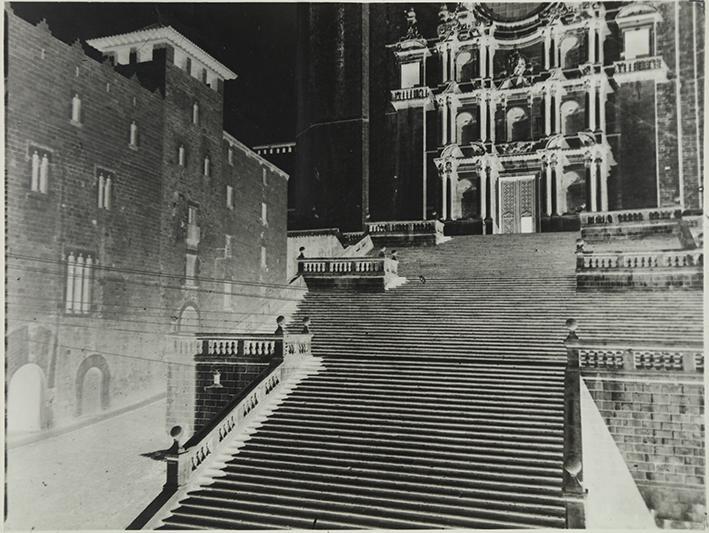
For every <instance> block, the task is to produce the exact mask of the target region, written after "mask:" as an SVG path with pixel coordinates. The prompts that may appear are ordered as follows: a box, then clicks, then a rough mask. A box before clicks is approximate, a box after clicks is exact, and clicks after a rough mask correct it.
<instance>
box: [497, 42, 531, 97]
mask: <svg viewBox="0 0 709 533" xmlns="http://www.w3.org/2000/svg"><path fill="white" fill-rule="evenodd" d="M529 70H531V66H530V65H529V64H528V62H527V58H526V57H524V56H523V55H522V54H520V53H519V52H518V51H516V50H515V52H514V53H513V54H512V55H511V56H510V58H509V60H508V70H507V72H511V75H510V77H509V78H507V79H506V80H505V81H504V82H503V84H502V87H501V88H502V89H509V88H513V87H528V86H529V85H531V83H530V82H529V79H528V78H527V76H526V74H527V72H528V71H529Z"/></svg>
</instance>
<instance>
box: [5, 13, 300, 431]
mask: <svg viewBox="0 0 709 533" xmlns="http://www.w3.org/2000/svg"><path fill="white" fill-rule="evenodd" d="M7 20H8V52H7V53H8V59H7V64H8V85H7V98H8V105H7V108H6V110H7V115H6V116H7V151H6V165H7V222H8V225H7V228H8V234H7V244H8V250H7V251H8V354H9V355H8V362H7V370H8V372H7V376H8V383H9V390H10V392H11V396H10V398H9V403H10V405H13V404H14V405H17V404H18V403H21V402H22V400H21V399H20V400H18V398H22V396H21V395H20V396H17V395H16V394H15V393H17V394H20V392H18V391H21V390H23V389H24V390H27V389H28V386H30V387H29V388H30V389H31V388H32V387H31V386H33V385H32V383H29V385H28V383H27V382H25V381H22V380H24V379H29V378H26V374H27V373H26V372H25V371H24V370H26V369H27V368H30V367H31V369H33V370H32V372H34V375H35V376H37V377H36V378H32V379H35V380H39V381H40V382H41V383H40V389H41V392H40V393H39V394H40V395H41V408H40V413H39V414H38V418H39V423H38V424H37V425H38V426H39V427H41V428H42V429H46V428H49V427H54V426H62V425H66V424H69V423H71V422H72V421H74V420H75V419H76V417H79V416H85V415H89V414H92V415H93V414H97V413H100V412H102V411H106V410H111V409H114V408H116V407H120V406H123V405H131V404H135V403H137V402H141V401H143V400H147V399H150V398H154V397H156V396H157V395H164V394H165V392H166V377H167V365H166V361H165V358H166V357H168V358H171V357H172V355H174V354H169V353H165V349H166V343H165V334H166V333H174V332H176V331H179V330H180V328H181V327H182V326H184V325H185V324H186V323H189V324H188V325H189V328H192V329H198V328H203V329H204V330H207V331H234V330H235V329H239V327H240V325H243V326H244V327H246V328H250V327H254V325H255V324H256V325H258V321H259V320H260V319H263V320H266V319H268V321H269V322H273V321H274V320H275V316H276V315H275V314H274V313H277V312H278V310H279V309H281V308H282V307H284V306H285V305H287V304H288V303H289V301H290V300H292V299H293V297H292V296H291V295H290V293H289V292H288V287H287V285H286V209H287V206H286V201H287V177H286V176H285V175H284V174H283V173H282V172H280V171H279V170H278V169H277V168H276V167H273V166H272V165H270V164H268V163H267V162H266V161H264V160H262V159H261V158H259V157H258V156H257V155H256V154H255V153H253V152H251V151H250V150H249V149H248V148H246V147H245V146H243V145H241V144H240V143H238V141H236V140H235V139H233V140H232V141H230V143H231V144H233V145H234V147H233V148H232V150H233V154H232V159H231V161H232V164H229V163H228V146H227V143H226V142H225V138H224V137H225V134H224V132H223V128H222V125H223V116H222V96H221V93H220V91H216V90H214V89H212V88H210V87H208V86H206V85H204V84H203V83H201V82H200V81H198V80H196V79H194V78H193V77H191V76H189V75H188V74H187V73H186V72H184V70H182V69H181V68H180V67H179V66H176V65H174V64H173V62H172V51H171V50H170V49H169V48H165V49H162V50H157V51H156V53H155V59H154V61H152V62H150V63H142V64H139V65H132V66H130V67H121V68H120V69H119V70H120V72H118V71H117V70H116V69H114V68H113V67H112V66H111V65H110V64H109V63H107V62H105V63H99V62H97V61H96V60H94V59H92V58H91V57H89V55H87V54H86V53H85V51H84V49H83V47H82V46H81V45H80V44H78V43H77V44H75V45H72V46H70V45H67V44H65V43H63V42H61V41H59V40H57V39H55V38H54V37H53V36H52V35H51V33H50V31H49V28H47V27H46V24H44V23H40V24H38V25H37V26H34V25H32V24H29V23H27V22H26V21H24V20H22V19H20V18H18V17H16V16H15V15H14V14H12V13H11V12H8V15H7ZM141 83H145V85H147V86H148V87H149V89H146V88H145V87H144V86H143V85H142V84H141ZM75 94H78V95H79V97H80V99H81V117H80V121H79V122H78V123H72V122H71V120H70V119H71V100H72V97H73V96H74V95H75ZM195 101H197V102H198V103H199V106H200V121H199V124H197V125H194V124H192V104H193V103H194V102H195ZM133 121H134V122H135V123H136V125H137V126H138V142H137V145H136V146H129V131H130V124H131V122H133ZM179 144H184V145H185V146H186V149H187V160H186V163H187V164H186V165H185V166H184V167H182V166H180V165H178V164H177V161H176V159H177V147H178V145H179ZM35 149H37V150H40V153H47V154H49V161H50V164H49V180H48V187H47V191H46V192H33V191H31V190H30V189H31V187H30V184H31V164H32V163H31V155H32V152H33V151H34V150H35ZM205 155H209V157H210V172H209V175H208V176H205V175H204V172H203V158H204V156H205ZM99 172H106V173H110V175H111V177H112V180H113V181H112V194H111V205H110V209H102V208H100V207H99V205H98V183H99V182H98V175H99ZM107 175H108V174H107ZM227 183H229V184H231V185H233V187H234V208H233V209H228V207H227V204H226V185H227ZM262 202H264V203H266V205H267V221H265V222H264V221H262V220H261V203H262ZM190 204H192V205H195V206H197V207H198V208H199V215H198V223H199V225H200V227H201V240H200V243H199V248H198V255H199V270H198V276H197V287H195V288H190V287H187V286H186V283H185V266H186V265H185V261H186V254H185V251H186V250H185V236H186V235H185V233H186V232H185V227H184V224H185V223H186V216H187V206H188V205H190ZM225 235H232V239H233V240H232V246H233V254H232V255H231V257H225V256H226V255H227V254H226V253H225ZM262 247H263V248H264V250H265V251H266V254H265V264H262V253H261V249H262ZM69 254H73V255H74V257H78V255H79V254H81V255H82V258H83V257H86V256H87V255H90V256H91V258H92V261H93V262H94V266H93V268H92V270H91V278H90V283H88V286H89V287H90V290H91V298H90V305H89V308H88V309H86V310H85V311H86V312H80V313H73V312H67V304H66V292H67V268H68V267H67V257H68V256H69ZM225 282H229V283H225ZM225 293H226V294H225ZM82 311H83V310H82ZM187 315H189V317H188V316H187ZM261 315H263V316H261ZM247 319H248V320H247ZM189 328H185V329H189ZM246 331H248V329H247V330H246ZM28 365H30V366H29V367H28ZM20 369H23V373H22V376H21V377H22V379H19V378H18V380H16V381H14V382H13V377H14V375H15V373H16V372H17V371H18V370H20ZM13 395H14V396H13ZM35 429H36V428H35Z"/></svg>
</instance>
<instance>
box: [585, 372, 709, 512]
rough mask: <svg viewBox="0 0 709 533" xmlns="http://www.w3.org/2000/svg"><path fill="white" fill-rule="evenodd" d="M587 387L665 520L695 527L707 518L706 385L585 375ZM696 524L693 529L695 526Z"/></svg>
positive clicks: (665, 377)
mask: <svg viewBox="0 0 709 533" xmlns="http://www.w3.org/2000/svg"><path fill="white" fill-rule="evenodd" d="M584 374H585V375H584V378H585V383H586V386H587V387H588V389H589V391H590V393H591V396H592V397H593V399H594V401H595V402H596V405H597V406H598V409H599V411H600V412H601V415H602V416H603V418H604V419H605V421H606V424H607V425H608V429H609V430H610V432H611V435H613V438H614V439H615V442H616V444H617V445H618V448H619V449H620V451H621V453H622V454H623V457H624V458H625V460H626V463H627V464H628V468H629V469H630V472H631V473H632V475H633V478H634V479H635V481H636V482H637V484H638V487H639V489H640V491H641V493H642V494H643V497H644V498H645V501H646V503H647V504H648V506H649V507H650V508H651V509H654V510H655V512H656V520H657V521H658V524H659V525H665V523H664V521H665V520H671V521H678V522H688V523H695V525H696V523H697V522H701V521H703V519H704V518H703V516H704V514H703V513H704V508H703V506H704V487H705V463H704V453H705V452H704V436H705V427H704V386H703V384H702V381H701V377H697V378H695V379H692V377H689V378H688V377H684V376H680V375H677V374H676V373H675V374H672V373H665V372H663V373H662V376H661V377H659V376H657V375H654V376H653V375H646V374H638V373H635V374H629V373H621V372H618V373H614V375H613V376H612V377H611V376H601V375H599V374H594V373H593V372H591V371H585V372H584ZM690 525H691V524H690Z"/></svg>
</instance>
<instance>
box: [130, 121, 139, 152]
mask: <svg viewBox="0 0 709 533" xmlns="http://www.w3.org/2000/svg"><path fill="white" fill-rule="evenodd" d="M129 144H130V146H131V147H133V148H137V147H138V125H137V124H136V123H135V120H133V121H132V122H131V123H130V135H129Z"/></svg>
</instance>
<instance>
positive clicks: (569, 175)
mask: <svg viewBox="0 0 709 533" xmlns="http://www.w3.org/2000/svg"><path fill="white" fill-rule="evenodd" d="M584 176H585V174H584V172H583V171H581V170H568V171H566V172H564V179H563V181H562V186H563V189H564V191H565V192H564V194H565V197H566V209H565V212H566V213H578V212H580V211H583V210H585V208H586V179H585V177H584Z"/></svg>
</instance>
